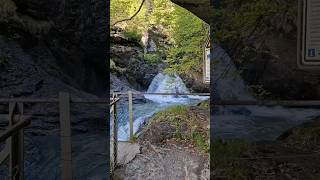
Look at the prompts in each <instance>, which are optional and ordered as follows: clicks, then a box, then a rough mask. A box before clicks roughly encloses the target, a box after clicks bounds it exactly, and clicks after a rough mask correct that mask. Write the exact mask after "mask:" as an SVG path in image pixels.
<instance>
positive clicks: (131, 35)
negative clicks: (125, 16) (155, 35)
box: [123, 30, 142, 43]
mask: <svg viewBox="0 0 320 180" xmlns="http://www.w3.org/2000/svg"><path fill="white" fill-rule="evenodd" d="M123 35H124V36H125V37H126V38H128V40H129V41H134V42H137V43H141V38H142V35H141V33H139V32H138V31H135V30H133V31H124V32H123Z"/></svg>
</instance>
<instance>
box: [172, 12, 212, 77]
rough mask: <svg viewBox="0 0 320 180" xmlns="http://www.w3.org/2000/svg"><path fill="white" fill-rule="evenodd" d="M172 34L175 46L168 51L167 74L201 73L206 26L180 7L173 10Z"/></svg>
mask: <svg viewBox="0 0 320 180" xmlns="http://www.w3.org/2000/svg"><path fill="white" fill-rule="evenodd" d="M174 13H175V19H174V21H173V24H174V25H173V28H172V34H173V38H174V42H175V46H174V47H173V48H171V49H170V50H169V53H168V59H167V62H168V64H169V65H170V67H169V68H168V69H167V70H166V71H167V72H177V73H179V74H184V73H185V74H188V73H194V72H198V73H201V72H202V55H203V49H202V47H203V44H204V42H205V39H206V37H207V32H208V26H207V25H206V24H205V23H204V22H203V21H202V20H201V19H199V18H198V17H196V16H194V15H193V14H192V13H191V12H189V11H186V10H185V9H183V8H181V7H176V8H175V10H174Z"/></svg>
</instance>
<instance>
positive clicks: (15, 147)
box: [6, 102, 24, 180]
mask: <svg viewBox="0 0 320 180" xmlns="http://www.w3.org/2000/svg"><path fill="white" fill-rule="evenodd" d="M16 114H18V115H19V119H18V120H16V118H15V116H16ZM22 114H23V103H16V102H13V103H9V127H10V126H13V125H14V124H16V123H17V122H18V121H19V120H21V119H20V118H21V117H22ZM6 146H9V151H10V157H9V176H10V179H13V180H16V179H17V180H23V178H24V177H23V167H24V163H23V155H24V153H23V129H21V130H19V132H18V133H17V134H15V135H13V136H12V137H10V138H8V140H7V141H6Z"/></svg>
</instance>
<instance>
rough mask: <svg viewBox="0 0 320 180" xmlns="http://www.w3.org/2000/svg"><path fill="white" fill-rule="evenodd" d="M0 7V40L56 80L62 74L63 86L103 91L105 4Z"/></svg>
mask: <svg viewBox="0 0 320 180" xmlns="http://www.w3.org/2000/svg"><path fill="white" fill-rule="evenodd" d="M2 1H3V3H2V6H3V7H1V9H2V11H0V17H1V18H0V25H1V26H2V27H4V28H1V32H0V33H1V35H3V36H5V37H7V38H9V39H10V40H13V41H15V42H17V43H18V44H20V45H21V47H22V49H23V50H24V51H26V52H27V53H28V54H30V55H31V56H32V60H33V61H35V62H36V63H37V64H39V65H40V66H41V67H43V68H45V69H46V70H47V71H49V72H50V73H51V74H54V75H56V76H58V78H59V77H60V75H59V73H61V74H64V75H65V76H68V77H70V78H69V80H68V83H71V84H73V85H75V86H77V87H79V88H82V89H84V90H86V91H87V92H91V93H94V94H102V93H103V92H104V91H106V89H107V85H106V82H107V72H106V71H107V69H106V55H107V46H106V41H107V37H108V36H107V29H108V28H107V27H108V25H107V23H108V22H107V14H106V12H107V11H106V9H107V4H106V2H104V1H85V2H83V1H80V0H53V1H50V2H48V1H42V0H40V1H35V0H23V1H22V0H2ZM48 67H50V68H48ZM65 80H66V79H65ZM66 82H67V80H66Z"/></svg>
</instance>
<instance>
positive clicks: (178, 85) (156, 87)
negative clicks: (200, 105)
mask: <svg viewBox="0 0 320 180" xmlns="http://www.w3.org/2000/svg"><path fill="white" fill-rule="evenodd" d="M147 93H177V94H188V93H190V91H189V90H188V88H187V87H186V85H185V84H184V82H183V80H182V79H181V78H180V77H179V76H178V75H176V74H174V75H167V74H163V73H159V74H158V75H157V76H155V77H154V79H153V80H152V82H151V84H150V86H149V88H148V91H147ZM145 98H146V99H149V100H151V101H153V102H156V103H170V104H172V103H183V104H184V103H189V101H190V100H192V99H199V100H205V99H208V97H200V96H192V95H185V96H182V95H180V96H179V95H145Z"/></svg>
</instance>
